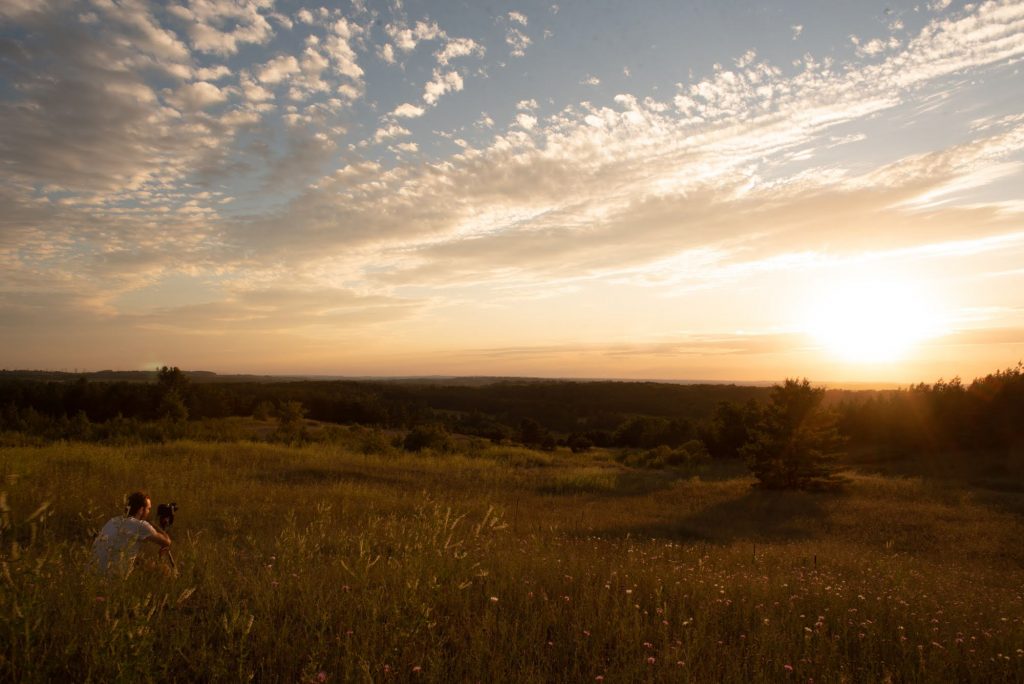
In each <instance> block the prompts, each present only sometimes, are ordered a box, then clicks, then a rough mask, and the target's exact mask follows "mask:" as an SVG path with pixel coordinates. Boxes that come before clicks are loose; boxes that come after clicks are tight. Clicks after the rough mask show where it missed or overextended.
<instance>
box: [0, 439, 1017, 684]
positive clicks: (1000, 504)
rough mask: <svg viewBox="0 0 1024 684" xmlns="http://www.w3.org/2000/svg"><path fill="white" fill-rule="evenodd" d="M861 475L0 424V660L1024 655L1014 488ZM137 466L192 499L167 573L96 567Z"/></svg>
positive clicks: (231, 667) (291, 675)
mask: <svg viewBox="0 0 1024 684" xmlns="http://www.w3.org/2000/svg"><path fill="white" fill-rule="evenodd" d="M850 476H851V478H852V482H851V484H850V485H849V486H848V487H847V489H846V491H845V492H843V493H841V494H838V495H837V494H814V493H795V492H793V493H790V492H787V493H778V492H763V491H758V490H753V489H751V484H752V480H751V479H750V478H749V477H748V476H747V475H746V474H745V472H744V470H743V469H742V466H740V465H737V464H702V465H693V466H691V467H689V468H684V469H678V470H671V471H642V470H632V469H629V468H626V467H624V466H622V465H620V464H618V463H616V462H614V461H613V460H612V459H610V458H609V457H607V456H605V455H602V454H599V453H598V454H593V453H592V454H581V455H572V454H570V453H569V452H567V451H565V452H562V451H559V452H555V453H542V452H533V451H529V450H525V449H519V448H513V447H483V446H479V445H478V446H476V447H474V448H472V449H469V450H468V451H467V452H466V453H464V454H461V455H439V456H431V455H426V456H422V455H405V454H399V453H394V452H388V453H368V454H366V453H359V450H357V449H350V448H346V447H344V446H337V445H333V446H324V445H314V446H309V447H304V448H299V447H287V446H271V445H263V444H255V443H250V442H239V443H235V444H209V443H196V442H176V443H170V444H165V445H154V446H137V447H132V446H127V447H101V446H95V445H84V444H57V445H51V446H46V447H33V448H28V447H24V448H12V447H8V448H4V449H3V450H2V451H0V483H2V485H0V489H2V490H3V492H4V497H3V502H2V503H0V508H2V520H3V522H2V525H3V530H2V540H0V561H2V567H0V679H2V680H4V681H19V682H33V681H102V682H108V681H133V682H134V681H165V680H179V681H188V680H194V681H247V680H255V681H286V682H294V681H303V682H306V681H314V682H316V681H332V682H342V681H371V680H372V681H385V680H394V681H423V682H427V681H457V682H470V681H481V682H491V681H579V682H595V681H605V682H614V681H619V682H626V681H629V682H636V681H698V682H722V681H725V682H779V681H794V682H795V681H800V682H809V681H812V680H813V681H814V682H880V681H894V682H916V681H922V682H951V681H962V682H967V681H978V682H1021V681H1024V543H1022V541H1021V540H1022V539H1024V493H1021V492H1020V491H1019V488H1014V487H1007V488H1004V489H1003V490H1002V491H998V490H995V489H984V488H971V487H967V486H963V485H956V484H952V483H946V484H941V483H936V482H935V481H933V480H922V479H917V478H913V477H905V476H903V477H896V476H891V475H885V474H877V473H875V474H869V473H867V472H866V471H861V472H857V471H853V472H851V473H850ZM137 488H145V489H147V490H148V491H149V492H150V494H151V495H152V496H153V499H154V504H156V503H157V502H166V501H170V500H174V501H176V502H177V503H178V504H179V505H180V510H179V513H178V517H177V521H176V522H175V525H174V528H173V529H172V531H171V532H172V536H173V537H174V540H175V545H174V553H175V557H176V560H177V565H178V574H177V576H173V577H168V576H165V575H164V574H163V573H161V572H156V571H153V572H136V573H134V574H133V575H132V576H130V577H129V578H128V579H127V580H124V581H120V580H118V581H107V580H103V579H101V578H97V577H95V576H94V575H93V574H92V573H91V572H89V571H88V561H89V547H90V543H91V539H92V536H93V535H94V534H95V532H96V531H97V530H98V529H99V527H100V526H101V525H102V524H103V523H104V521H105V520H106V519H107V518H109V517H111V516H112V515H114V514H116V513H118V512H119V510H120V508H121V506H122V497H123V495H124V494H125V493H126V492H128V491H131V490H134V489H137ZM1015 489H1017V491H1015ZM44 505H45V507H44V508H42V510H40V507H41V506H44Z"/></svg>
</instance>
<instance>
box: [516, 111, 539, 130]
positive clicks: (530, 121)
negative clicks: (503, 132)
mask: <svg viewBox="0 0 1024 684" xmlns="http://www.w3.org/2000/svg"><path fill="white" fill-rule="evenodd" d="M516 123H517V124H518V125H519V127H520V128H522V129H523V130H527V131H532V130H533V129H534V127H535V126H536V125H537V117H535V116H532V115H530V114H526V113H525V112H520V113H519V114H517V115H516Z"/></svg>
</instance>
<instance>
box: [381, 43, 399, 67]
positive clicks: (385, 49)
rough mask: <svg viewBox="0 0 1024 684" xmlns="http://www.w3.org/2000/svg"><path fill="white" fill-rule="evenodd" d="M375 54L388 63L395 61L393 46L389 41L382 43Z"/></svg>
mask: <svg viewBox="0 0 1024 684" xmlns="http://www.w3.org/2000/svg"><path fill="white" fill-rule="evenodd" d="M377 56H378V57H380V58H381V60H382V61H384V62H387V63H388V64H394V63H395V48H394V46H392V45H391V43H384V44H383V45H381V46H380V47H379V48H378V49H377Z"/></svg>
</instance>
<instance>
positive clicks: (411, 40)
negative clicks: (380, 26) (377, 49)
mask: <svg viewBox="0 0 1024 684" xmlns="http://www.w3.org/2000/svg"><path fill="white" fill-rule="evenodd" d="M384 33H385V34H387V36H388V37H389V38H391V40H392V42H393V43H394V45H395V47H397V48H398V49H399V50H401V51H402V52H412V51H413V50H415V49H416V46H417V45H418V44H419V43H420V42H422V41H425V40H428V41H429V40H436V39H438V38H444V37H445V35H446V34H445V32H444V31H442V30H441V29H440V27H438V25H437V23H436V22H426V21H418V22H416V24H415V25H414V26H413V27H412V28H409V27H407V26H402V25H400V24H388V25H387V26H385V27H384Z"/></svg>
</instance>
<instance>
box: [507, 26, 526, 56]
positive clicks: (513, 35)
mask: <svg viewBox="0 0 1024 684" xmlns="http://www.w3.org/2000/svg"><path fill="white" fill-rule="evenodd" d="M505 42H506V43H507V44H508V46H509V47H510V48H512V51H511V53H510V54H511V55H512V56H513V57H522V56H524V55H525V54H526V48H528V47H529V46H530V43H531V42H532V41H531V40H530V37H529V36H527V35H526V34H525V33H523V32H522V31H520V30H519V29H517V28H510V29H509V30H508V32H507V33H506V34H505Z"/></svg>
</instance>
